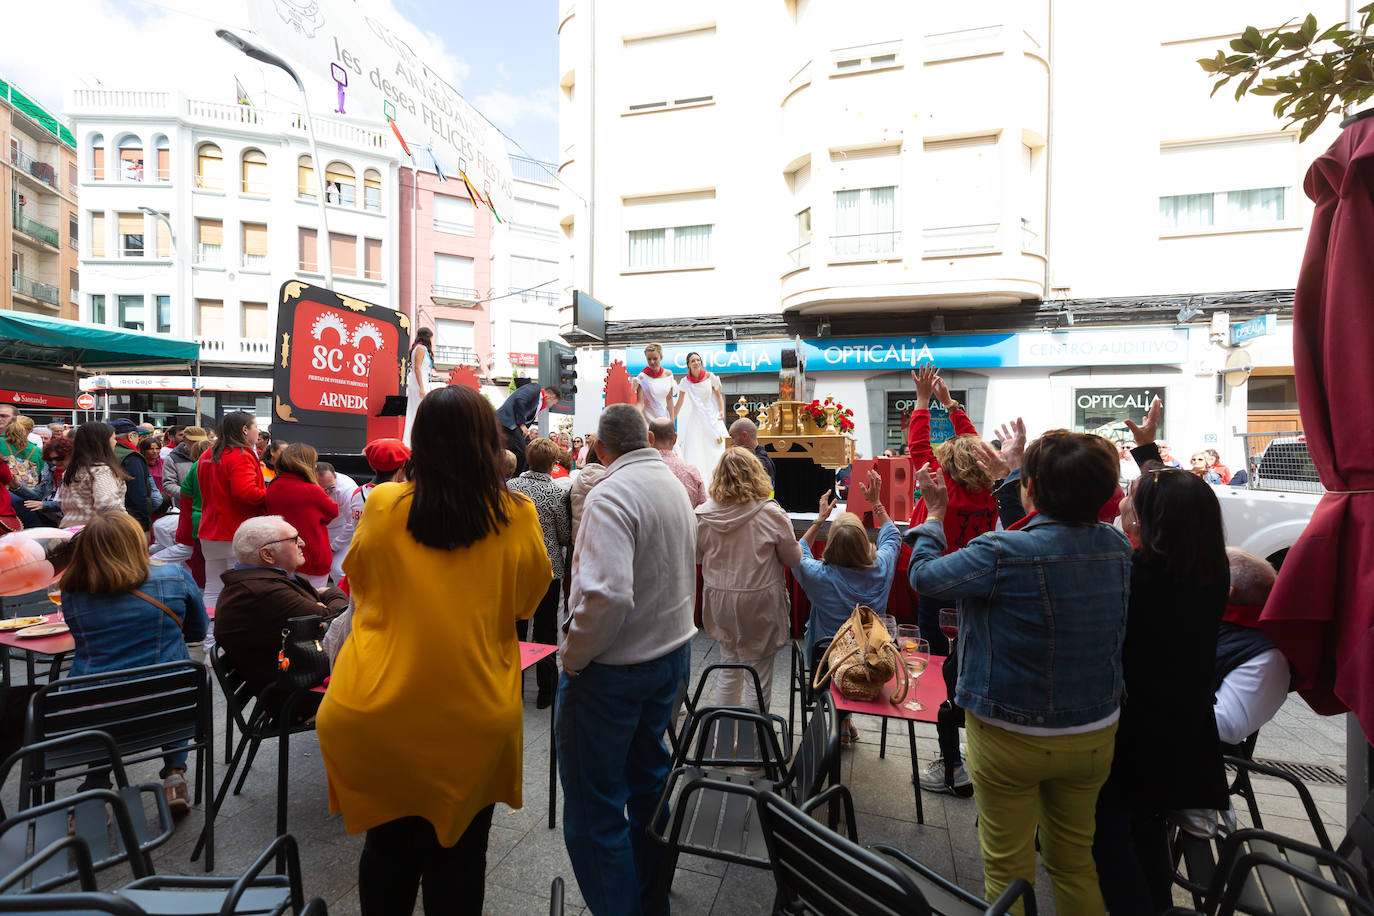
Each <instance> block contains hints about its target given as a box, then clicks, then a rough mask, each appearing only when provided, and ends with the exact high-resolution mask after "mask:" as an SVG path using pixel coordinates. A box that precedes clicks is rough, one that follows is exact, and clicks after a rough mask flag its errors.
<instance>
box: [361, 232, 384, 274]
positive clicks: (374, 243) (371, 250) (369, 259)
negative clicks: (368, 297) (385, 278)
mask: <svg viewBox="0 0 1374 916" xmlns="http://www.w3.org/2000/svg"><path fill="white" fill-rule="evenodd" d="M363 276H364V277H365V278H367V279H368V280H380V279H382V240H381V239H363Z"/></svg>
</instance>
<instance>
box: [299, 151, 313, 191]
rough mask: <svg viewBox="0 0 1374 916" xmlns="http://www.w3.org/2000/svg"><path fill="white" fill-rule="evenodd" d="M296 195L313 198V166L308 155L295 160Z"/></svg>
mask: <svg viewBox="0 0 1374 916" xmlns="http://www.w3.org/2000/svg"><path fill="white" fill-rule="evenodd" d="M296 196H297V197H304V198H307V199H309V200H314V199H315V166H314V165H313V164H312V163H311V160H310V157H309V156H302V157H301V158H299V159H297V160H296Z"/></svg>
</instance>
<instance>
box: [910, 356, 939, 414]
mask: <svg viewBox="0 0 1374 916" xmlns="http://www.w3.org/2000/svg"><path fill="white" fill-rule="evenodd" d="M939 372H940V370H938V369H936V368H935V364H934V363H926V364H925V365H924V366H922V367H921V368H920V369H912V370H911V380H912V381H913V382H915V383H916V409H917V410H924V409H925V408H926V407H928V406H930V396H931V394H932V393H933V392H934V391H935V382H936V380H937V379H939V377H940V375H939Z"/></svg>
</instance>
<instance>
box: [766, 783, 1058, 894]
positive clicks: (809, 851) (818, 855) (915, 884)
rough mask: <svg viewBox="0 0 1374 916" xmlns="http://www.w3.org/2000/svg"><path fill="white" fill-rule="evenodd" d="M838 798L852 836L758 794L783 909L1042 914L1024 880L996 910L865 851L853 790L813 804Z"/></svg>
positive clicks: (913, 865)
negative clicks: (1015, 908)
mask: <svg viewBox="0 0 1374 916" xmlns="http://www.w3.org/2000/svg"><path fill="white" fill-rule="evenodd" d="M832 796H833V797H837V798H839V799H841V800H842V801H843V803H844V806H845V809H846V811H847V812H848V813H849V817H848V822H849V824H850V825H851V830H850V836H848V837H846V836H842V835H841V834H839V833H836V832H835V831H833V830H830V829H829V828H827V827H826V826H825V825H823V824H821V823H820V822H818V821H817V820H815V818H813V817H812V816H811V815H810V814H809V813H808V812H807V810H806V809H804V808H798V807H797V806H796V805H793V804H791V803H790V802H788V801H787V800H786V799H784V798H782V797H781V796H779V795H777V794H775V793H772V792H766V791H765V792H760V793H759V795H758V819H759V824H760V825H761V827H762V829H763V836H764V840H765V843H766V845H767V848H768V860H769V863H770V864H771V865H772V868H773V880H774V881H775V882H776V883H777V887H778V896H777V903H776V906H775V910H776V911H778V912H783V913H789V914H822V916H830V914H834V916H841V914H843V916H851V914H852V916H869V914H872V916H895V914H911V916H927V914H931V913H940V914H942V916H961V914H969V916H972V914H975V913H991V914H1004V913H1007V912H1009V911H1010V909H1011V907H1012V905H1013V904H1015V903H1016V902H1017V901H1021V902H1022V903H1024V905H1025V912H1026V916H1036V906H1035V892H1034V891H1033V890H1032V888H1031V886H1030V884H1029V883H1027V882H1026V881H1025V880H1024V879H1022V878H1018V879H1016V881H1014V882H1013V883H1012V884H1011V886H1010V887H1008V888H1007V889H1006V890H1005V891H1004V892H1003V893H1002V894H1001V895H1000V896H999V897H998V898H997V900H995V901H994V902H993V903H992V904H988V903H986V902H985V901H984V900H983V899H982V898H980V897H978V896H976V895H974V894H971V893H969V892H968V891H966V890H964V889H963V888H961V887H959V886H958V885H957V884H955V883H954V882H952V881H949V880H948V879H946V878H944V877H942V876H941V875H939V874H936V873H935V872H934V871H933V870H931V869H930V868H928V867H926V866H925V865H922V864H921V863H920V862H917V861H916V860H915V859H913V858H912V857H911V856H909V855H907V854H906V853H904V852H902V851H901V850H899V849H894V848H893V847H891V846H874V847H872V848H870V849H865V848H864V847H862V846H860V845H859V844H858V843H857V842H856V841H855V839H854V837H853V830H852V825H853V822H854V820H853V805H854V803H853V800H852V799H851V798H850V796H849V790H848V789H846V788H845V787H844V786H831V787H830V788H829V789H827V790H826V791H825V792H824V793H822V794H821V795H820V796H817V797H816V798H815V799H814V800H813V805H815V806H819V805H820V804H821V803H823V802H825V801H826V800H828V799H829V798H830V797H832ZM884 856H886V857H887V858H884ZM890 860H891V861H890Z"/></svg>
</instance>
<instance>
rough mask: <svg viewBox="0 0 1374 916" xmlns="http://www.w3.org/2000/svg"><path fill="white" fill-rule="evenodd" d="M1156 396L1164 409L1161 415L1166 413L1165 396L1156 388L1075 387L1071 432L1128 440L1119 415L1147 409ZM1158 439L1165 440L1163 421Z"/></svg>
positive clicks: (1129, 414)
mask: <svg viewBox="0 0 1374 916" xmlns="http://www.w3.org/2000/svg"><path fill="white" fill-rule="evenodd" d="M1155 398H1159V401H1160V404H1161V405H1162V406H1163V408H1164V412H1163V413H1162V414H1160V416H1161V417H1167V416H1168V415H1169V407H1168V401H1169V399H1168V397H1167V396H1166V392H1165V391H1164V390H1163V389H1159V388H1075V389H1074V392H1073V431H1074V432H1076V433H1096V434H1097V435H1099V436H1105V437H1106V438H1108V439H1112V440H1114V441H1117V442H1129V441H1130V438H1131V435H1130V432H1129V430H1127V429H1126V425H1125V424H1124V423H1122V422H1121V418H1122V417H1130V416H1134V415H1135V414H1137V413H1140V412H1141V411H1142V410H1145V411H1148V410H1149V409H1150V404H1151V402H1153V401H1154V399H1155ZM1157 435H1158V438H1160V439H1164V438H1166V437H1165V434H1164V421H1163V420H1162V419H1161V420H1160V423H1159V430H1158V433H1157Z"/></svg>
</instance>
